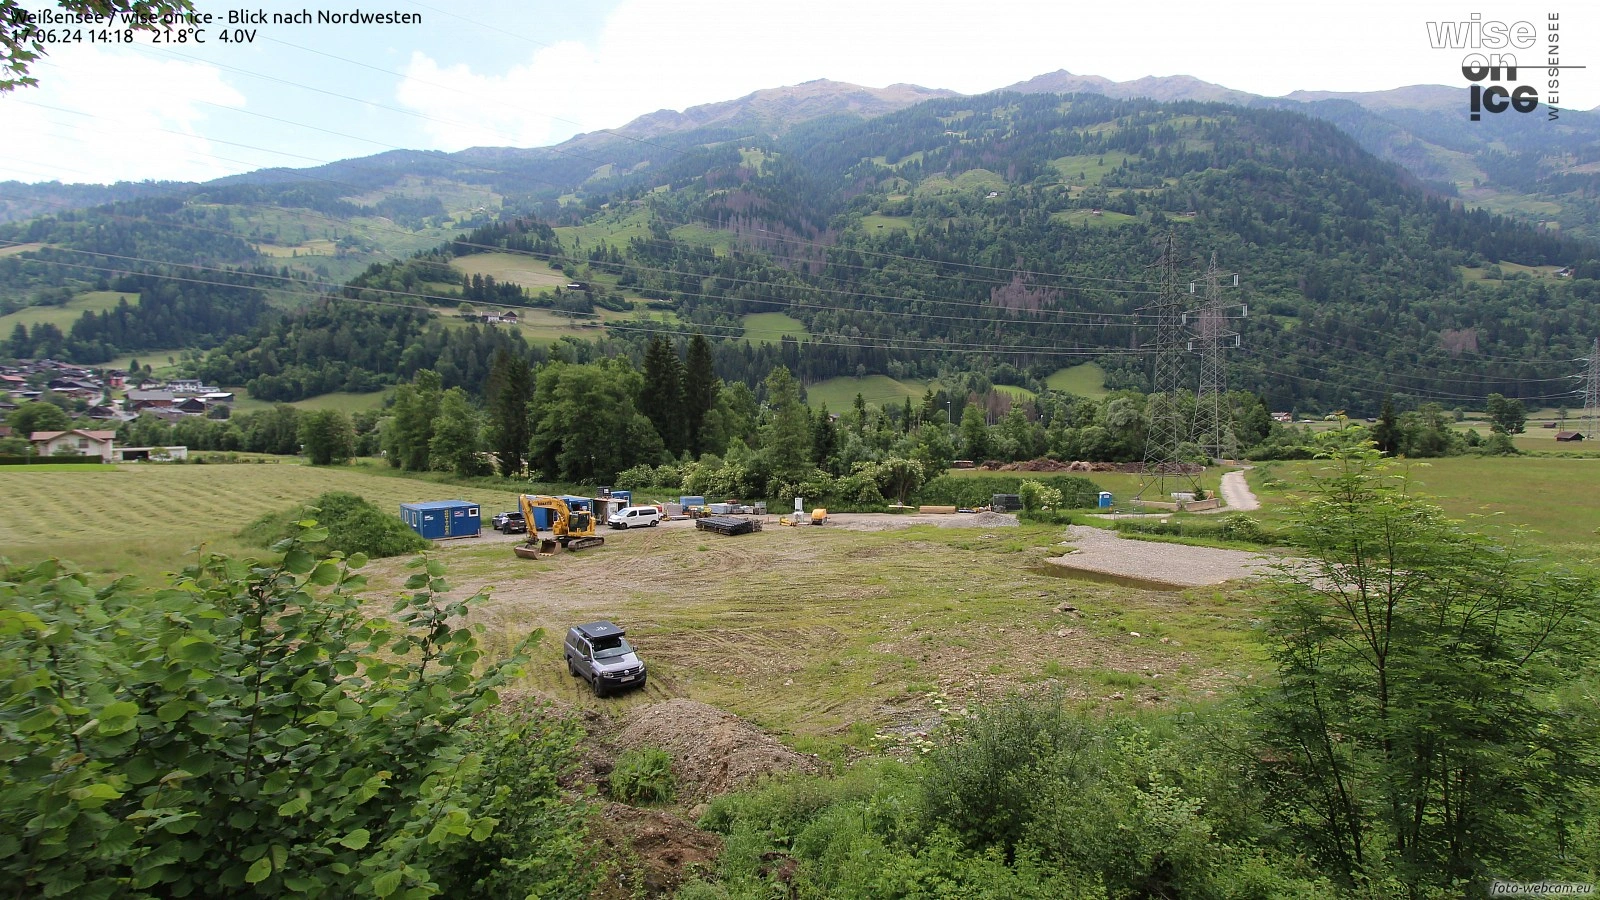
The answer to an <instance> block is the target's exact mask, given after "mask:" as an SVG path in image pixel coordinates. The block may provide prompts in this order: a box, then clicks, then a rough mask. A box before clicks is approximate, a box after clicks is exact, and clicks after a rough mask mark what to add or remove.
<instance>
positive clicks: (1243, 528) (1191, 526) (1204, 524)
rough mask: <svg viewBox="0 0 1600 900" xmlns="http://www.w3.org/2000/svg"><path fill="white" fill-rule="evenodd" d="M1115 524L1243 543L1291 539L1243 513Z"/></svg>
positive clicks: (1139, 530) (1135, 530)
mask: <svg viewBox="0 0 1600 900" xmlns="http://www.w3.org/2000/svg"><path fill="white" fill-rule="evenodd" d="M1112 527H1113V528H1115V529H1116V530H1117V531H1119V532H1123V533H1128V534H1153V535H1170V536H1173V537H1188V538H1201V539H1204V540H1212V541H1237V542H1239V543H1244V544H1265V545H1278V544H1286V543H1288V542H1289V540H1290V538H1289V536H1288V535H1286V534H1283V533H1281V532H1278V531H1274V530H1271V529H1268V528H1267V527H1266V526H1265V525H1262V524H1261V523H1260V522H1259V521H1257V520H1255V519H1253V518H1251V517H1250V516H1247V515H1244V514H1243V513H1235V514H1233V515H1230V516H1223V517H1217V516H1206V517H1196V518H1189V517H1185V516H1174V517H1172V518H1170V519H1164V520H1158V519H1119V520H1117V521H1116V522H1115V523H1114V524H1113V525H1112Z"/></svg>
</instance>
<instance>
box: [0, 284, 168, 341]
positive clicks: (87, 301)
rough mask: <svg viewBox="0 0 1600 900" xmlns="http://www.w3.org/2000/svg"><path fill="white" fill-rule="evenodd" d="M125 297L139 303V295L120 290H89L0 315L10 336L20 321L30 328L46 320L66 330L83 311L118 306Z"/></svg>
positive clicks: (129, 300)
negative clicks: (52, 303) (56, 302)
mask: <svg viewBox="0 0 1600 900" xmlns="http://www.w3.org/2000/svg"><path fill="white" fill-rule="evenodd" d="M123 300H127V301H128V304H129V305H130V306H133V305H137V304H138V302H139V295H138V294H125V293H120V292H118V291H89V292H87V293H83V294H78V295H77V296H75V297H73V298H72V299H71V300H68V301H67V302H66V303H64V304H62V305H61V306H27V307H23V308H22V309H19V310H17V311H16V312H14V313H11V314H10V315H5V316H0V328H3V329H5V333H6V334H7V335H8V336H9V335H10V333H11V330H12V329H13V328H15V327H16V326H17V325H18V324H19V323H20V324H22V325H25V326H27V327H29V328H32V327H33V326H35V325H39V324H46V323H47V324H50V325H54V326H56V327H57V328H60V329H61V330H62V331H67V330H68V329H70V328H71V327H72V323H74V322H76V321H78V319H80V318H82V317H83V314H84V313H86V312H104V311H105V310H108V309H115V308H116V306H117V304H118V303H120V302H121V301H123Z"/></svg>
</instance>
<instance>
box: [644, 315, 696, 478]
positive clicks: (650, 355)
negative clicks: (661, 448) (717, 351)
mask: <svg viewBox="0 0 1600 900" xmlns="http://www.w3.org/2000/svg"><path fill="white" fill-rule="evenodd" d="M683 375H684V372H683V363H682V362H681V361H680V360H679V359H678V354H677V351H675V350H673V349H672V345H671V344H669V343H667V339H666V338H664V337H662V336H661V335H656V336H655V337H652V338H651V339H650V343H649V344H647V345H646V346H645V351H644V388H643V389H642V390H641V391H640V392H639V410H640V411H641V412H643V413H644V414H645V416H646V417H647V418H648V419H649V420H650V423H651V424H652V425H654V426H655V427H656V434H659V435H661V443H663V444H665V445H666V447H667V449H668V450H670V451H671V452H673V453H682V452H683V451H684V450H685V449H687V448H688V446H689V440H688V434H689V430H688V428H687V424H688V423H687V422H685V420H684V403H683Z"/></svg>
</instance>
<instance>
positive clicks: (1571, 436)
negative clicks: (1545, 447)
mask: <svg viewBox="0 0 1600 900" xmlns="http://www.w3.org/2000/svg"><path fill="white" fill-rule="evenodd" d="M1556 440H1558V441H1581V440H1583V432H1581V431H1558V432H1556Z"/></svg>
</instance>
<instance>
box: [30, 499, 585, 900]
mask: <svg viewBox="0 0 1600 900" xmlns="http://www.w3.org/2000/svg"><path fill="white" fill-rule="evenodd" d="M303 537H304V538H305V539H306V540H308V541H309V542H311V543H318V542H320V541H322V540H323V539H324V538H325V536H324V535H321V534H319V533H318V531H317V530H314V529H307V532H306V533H305V534H304V535H303ZM280 549H282V550H283V551H284V553H283V558H282V560H281V561H279V562H277V563H264V562H261V561H258V560H254V559H245V560H237V559H230V558H227V557H223V556H219V555H216V554H207V555H204V556H202V558H201V559H200V560H199V561H198V562H197V563H196V564H195V565H193V566H191V567H190V568H188V569H186V570H185V571H184V572H182V573H181V574H178V575H175V576H172V581H171V583H170V584H167V585H162V586H159V587H156V588H150V589H147V588H142V587H140V586H139V585H138V584H137V582H135V581H134V580H133V579H126V578H125V579H119V580H117V581H115V582H112V583H111V584H109V585H105V586H103V587H100V588H98V589H96V588H95V587H94V586H92V585H91V584H90V582H89V580H88V578H87V576H85V575H83V574H82V573H79V572H76V571H73V570H71V569H69V568H67V567H65V566H63V565H62V564H61V563H59V562H56V561H53V560H51V561H46V562H43V563H39V564H37V565H34V566H31V567H27V568H10V567H6V568H4V569H3V570H0V681H3V682H4V683H5V684H7V685H9V686H10V688H9V690H7V691H6V692H4V693H3V694H0V735H3V736H4V747H5V751H4V753H3V754H0V874H3V875H4V876H5V877H6V878H8V879H9V883H10V884H12V885H13V886H14V887H15V892H16V893H17V894H18V895H19V896H24V895H25V896H78V897H111V896H120V897H171V896H197V897H201V896H223V895H230V896H289V895H311V896H317V895H320V896H329V897H350V896H362V895H376V896H378V897H388V896H405V897H419V898H421V897H428V896H433V895H435V894H436V893H438V892H439V891H440V887H439V886H438V884H437V883H436V882H435V877H436V872H435V871H434V869H435V864H436V863H438V862H440V861H441V859H442V857H443V856H444V855H445V853H447V852H448V851H449V850H450V849H451V848H452V847H453V846H455V845H458V844H460V843H462V842H465V841H482V840H484V839H486V838H489V837H490V836H492V835H494V834H495V832H496V830H497V828H499V827H500V826H499V823H497V822H496V819H495V818H494V817H491V816H490V815H487V814H486V813H487V812H488V811H489V810H491V809H500V810H504V809H505V808H506V805H505V804H501V805H499V806H496V805H495V804H493V803H489V802H486V800H485V796H484V794H485V791H486V790H488V789H489V787H490V786H492V785H494V784H495V783H496V782H495V781H493V780H491V779H489V778H488V776H487V775H486V773H485V769H484V765H483V760H482V757H481V756H480V755H478V754H474V753H472V752H470V751H469V745H468V743H467V741H465V740H464V736H463V735H464V731H465V728H466V726H467V724H468V723H469V722H470V721H471V720H472V717H474V716H476V715H478V714H480V713H482V712H484V711H485V710H487V709H489V708H490V707H492V706H493V705H495V704H496V703H497V702H498V698H497V696H496V688H497V687H498V686H500V685H501V684H503V683H504V682H505V681H506V680H507V679H508V678H510V677H512V676H513V675H515V674H517V673H518V672H519V668H520V666H521V664H522V662H523V661H524V659H525V658H526V657H525V656H524V652H525V647H526V646H527V643H528V642H527V641H525V642H523V643H522V644H521V645H519V646H518V647H517V648H516V651H515V653H514V655H513V656H512V657H510V658H509V659H506V660H503V661H501V662H499V663H496V664H493V665H489V666H487V667H485V666H483V665H482V664H481V663H482V652H481V651H480V650H479V648H478V645H477V639H476V638H475V636H474V635H473V633H472V632H471V631H470V630H469V629H468V628H466V627H464V626H463V627H458V626H457V625H456V624H455V623H459V622H462V621H463V620H464V619H466V618H467V615H468V610H469V607H470V606H471V605H472V604H473V603H475V602H477V601H479V600H481V599H482V595H475V596H473V597H471V598H468V599H465V600H451V599H447V597H446V594H447V593H448V592H449V591H450V590H451V588H450V585H449V584H448V583H447V582H446V580H445V579H444V567H443V566H442V565H441V564H440V563H438V562H434V561H429V560H427V559H422V558H419V559H417V560H416V561H415V562H414V563H412V566H413V568H415V569H416V570H417V571H416V572H415V573H414V574H412V575H411V576H410V578H408V579H407V581H406V583H405V588H406V590H407V591H408V594H407V595H406V596H404V597H403V598H402V599H401V600H400V601H399V604H398V606H397V607H396V608H395V611H394V612H395V614H394V615H393V616H392V617H391V618H388V619H372V618H368V617H367V616H366V615H365V614H364V613H363V612H362V607H363V602H364V601H363V598H362V597H361V596H360V593H359V590H360V588H361V587H362V586H363V585H364V579H363V577H362V576H361V575H359V574H357V573H356V571H354V570H356V569H358V568H359V567H360V566H361V565H363V564H364V563H365V560H363V559H361V558H360V557H352V558H351V559H349V560H347V561H341V560H337V559H329V560H323V561H321V562H319V561H317V560H316V558H315V557H313V556H312V554H311V553H309V552H308V551H307V549H306V543H305V542H304V541H302V540H301V539H299V538H291V539H289V540H288V541H285V542H284V543H283V544H282V545H280ZM536 637H537V634H535V635H534V636H531V637H530V639H529V640H530V641H531V640H533V639H535V638H536ZM536 762H537V761H536ZM518 768H519V772H518V774H519V776H522V777H529V778H537V777H538V773H537V772H534V773H528V772H525V771H523V770H521V767H520V766H519V767H518ZM488 774H489V775H494V776H498V775H500V774H501V773H499V772H496V771H495V770H492V769H491V770H490V771H489V773H488ZM506 786H507V787H509V788H510V789H511V790H516V789H517V786H516V785H506ZM512 805H515V804H514V803H513V804H512ZM557 830H559V829H557ZM482 874H483V873H481V872H479V873H472V877H473V879H474V880H476V879H477V878H478V877H480V876H481V875H482Z"/></svg>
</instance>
